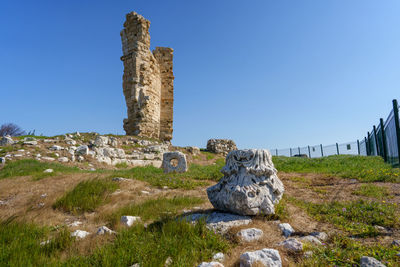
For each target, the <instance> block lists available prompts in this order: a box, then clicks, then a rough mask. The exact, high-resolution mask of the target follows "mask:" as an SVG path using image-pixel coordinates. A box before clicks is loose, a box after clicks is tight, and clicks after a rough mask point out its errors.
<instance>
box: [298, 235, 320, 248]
mask: <svg viewBox="0 0 400 267" xmlns="http://www.w3.org/2000/svg"><path fill="white" fill-rule="evenodd" d="M299 239H300V240H301V241H302V242H304V243H310V244H312V245H317V246H320V245H322V243H321V241H320V240H319V239H318V238H316V237H315V236H312V235H307V236H303V237H300V238H299Z"/></svg>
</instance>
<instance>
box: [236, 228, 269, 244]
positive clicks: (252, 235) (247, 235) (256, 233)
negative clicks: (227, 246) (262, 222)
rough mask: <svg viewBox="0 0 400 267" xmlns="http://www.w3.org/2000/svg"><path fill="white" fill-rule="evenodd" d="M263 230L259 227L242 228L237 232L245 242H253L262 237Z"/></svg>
mask: <svg viewBox="0 0 400 267" xmlns="http://www.w3.org/2000/svg"><path fill="white" fill-rule="evenodd" d="M263 234H264V233H263V231H262V230H261V229H257V228H248V229H242V230H240V231H239V232H238V233H237V236H238V237H239V238H240V240H242V241H244V242H253V241H256V240H258V239H260V238H261V237H262V236H263Z"/></svg>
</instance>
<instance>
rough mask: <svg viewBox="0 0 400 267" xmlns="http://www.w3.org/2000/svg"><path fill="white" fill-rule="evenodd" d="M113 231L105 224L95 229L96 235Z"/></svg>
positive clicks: (112, 232)
mask: <svg viewBox="0 0 400 267" xmlns="http://www.w3.org/2000/svg"><path fill="white" fill-rule="evenodd" d="M114 233H115V231H113V230H111V229H110V228H108V227H107V226H101V227H100V228H99V229H97V232H96V234H98V235H104V234H114Z"/></svg>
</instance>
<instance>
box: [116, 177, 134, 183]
mask: <svg viewBox="0 0 400 267" xmlns="http://www.w3.org/2000/svg"><path fill="white" fill-rule="evenodd" d="M112 180H113V181H114V182H125V181H130V180H129V179H126V178H122V177H114V178H112Z"/></svg>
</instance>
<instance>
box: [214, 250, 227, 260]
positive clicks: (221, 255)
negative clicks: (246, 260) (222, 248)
mask: <svg viewBox="0 0 400 267" xmlns="http://www.w3.org/2000/svg"><path fill="white" fill-rule="evenodd" d="M224 259H225V255H224V253H222V252H218V253H216V254H214V256H213V257H212V260H213V261H219V262H223V261H224Z"/></svg>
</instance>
